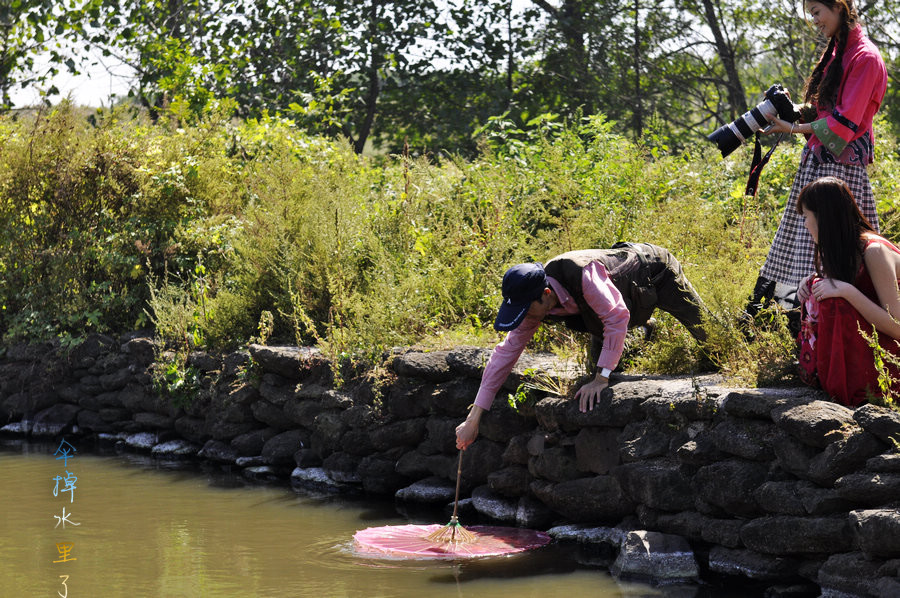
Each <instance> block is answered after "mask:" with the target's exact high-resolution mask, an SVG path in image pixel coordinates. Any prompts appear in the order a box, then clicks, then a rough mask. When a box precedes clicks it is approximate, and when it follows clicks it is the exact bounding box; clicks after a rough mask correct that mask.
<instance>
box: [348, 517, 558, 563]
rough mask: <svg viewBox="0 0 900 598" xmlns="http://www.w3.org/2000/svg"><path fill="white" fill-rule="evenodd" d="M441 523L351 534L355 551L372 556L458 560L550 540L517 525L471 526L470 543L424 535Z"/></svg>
mask: <svg viewBox="0 0 900 598" xmlns="http://www.w3.org/2000/svg"><path fill="white" fill-rule="evenodd" d="M442 527H443V526H441V525H436V524H432V525H386V526H382V527H370V528H367V529H364V530H360V531H358V532H356V534H354V535H353V540H354V544H355V546H356V550H357V552H358V553H360V554H362V555H364V556H372V557H406V558H419V559H442V558H444V559H460V558H477V557H485V556H502V555H507V554H515V553H517V552H524V551H526V550H531V549H533V548H539V547H541V546H544V545H545V544H548V543H549V542H550V536H549V535H547V534H546V533H544V532H539V531H535V530H530V529H522V528H517V527H499V526H488V525H482V526H473V527H469V528H467V529H468V531H470V532H472V533H473V534H475V536H476V538H475V540H474V541H473V542H467V543H460V542H434V541H430V540H428V539H427V538H426V536H428V535H430V534H433V533H435V532H436V531H437V530H439V529H441V528H442Z"/></svg>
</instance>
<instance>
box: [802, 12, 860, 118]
mask: <svg viewBox="0 0 900 598" xmlns="http://www.w3.org/2000/svg"><path fill="white" fill-rule="evenodd" d="M813 1H815V2H818V3H819V4H821V5H823V6H824V7H826V8H828V9H832V10H833V9H834V8H835V7H837V8H838V9H840V11H841V26H840V28H839V29H838V31H837V32H836V33H835V34H834V35H832V36H831V39H830V40H828V47H826V48H825V51H824V52H823V53H822V56H821V57H820V58H819V62H818V64H816V68H814V69H813V72H812V74H811V75H810V76H809V79H807V80H806V95H805V98H804V101H805V102H806V103H807V104H811V105H813V106H822V107H832V106H834V105H835V104H836V103H837V93H838V88H839V87H840V85H841V77H842V76H843V75H844V65H843V58H844V50H845V49H846V48H847V38H848V37H849V35H850V30H851V29H853V27H854V26H855V25H856V23H857V21H859V13H858V12H857V10H856V6H854V5H853V0H813ZM835 48H837V52H836V54H835V56H834V60H833V61H832V62H831V66H829V67H828V69H827V70H826V68H825V67H826V66H827V65H828V60H829V58H830V57H831V54H832V52H834V51H835Z"/></svg>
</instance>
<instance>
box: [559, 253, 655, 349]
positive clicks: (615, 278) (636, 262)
mask: <svg viewBox="0 0 900 598" xmlns="http://www.w3.org/2000/svg"><path fill="white" fill-rule="evenodd" d="M593 261H599V262H600V263H602V264H603V265H604V266H605V267H606V272H607V273H608V274H609V277H610V280H612V283H613V284H614V285H615V286H616V288H617V289H619V292H620V293H621V294H622V298H623V299H624V300H625V307H627V308H628V311H629V312H631V311H632V305H631V292H630V288H629V287H630V284H631V280H632V278H633V275H634V273H635V272H636V271H637V270H638V268H640V267H641V259H640V257H639V252H637V251H634V250H633V249H631V248H629V247H619V248H614V249H583V250H579V251H569V252H568V253H564V254H562V255H558V256H556V257H555V258H553V259H552V260H550V261H549V262H547V264H546V265H545V266H544V272H546V273H547V276H552V277H553V278H555V279H556V280H557V281H559V283H560V284H561V285H562V286H563V288H565V289H566V290H567V291H568V292H569V293H570V294H571V295H572V299H574V300H575V303H576V304H577V305H578V310H579V311H580V312H581V313H578V314H575V315H572V316H547V317H546V318H545V319H546V320H549V321H561V322H563V324H565V326H566V327H567V328H570V329H572V330H578V331H581V332H590V333H591V334H593V335H595V336H600V337H602V336H603V322H602V321H601V320H600V318H599V317H598V316H597V314H596V313H595V312H594V310H593V309H591V307H590V306H589V305H588V304H587V302H586V301H585V300H584V293H583V292H582V289H581V272H582V270H583V269H584V267H585V266H587V265H588V264H589V263H591V262H593ZM629 325H631V322H629Z"/></svg>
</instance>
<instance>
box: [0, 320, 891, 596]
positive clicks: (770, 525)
mask: <svg viewBox="0 0 900 598" xmlns="http://www.w3.org/2000/svg"><path fill="white" fill-rule="evenodd" d="M154 353H155V347H154V344H153V341H152V340H151V339H149V338H145V337H142V336H140V335H134V334H133V335H127V336H124V337H122V338H120V339H113V338H110V337H105V336H100V335H95V336H92V337H90V338H88V339H87V340H86V341H85V342H84V343H83V344H82V345H81V346H79V347H77V348H75V349H74V350H72V351H71V352H69V353H68V354H64V353H62V352H60V351H58V350H57V349H55V348H54V347H53V346H50V345H30V346H13V347H8V348H6V350H5V352H4V354H3V359H2V360H0V424H6V425H5V426H4V427H3V428H2V432H3V433H4V434H7V435H13V436H19V437H23V436H24V437H31V438H36V439H38V438H49V437H58V436H60V435H62V434H65V435H67V436H68V435H72V436H75V435H82V436H85V437H87V436H90V437H95V438H97V439H98V440H100V441H106V442H116V443H118V445H119V446H120V447H122V448H123V449H126V450H137V451H148V452H151V453H152V454H153V455H156V456H158V457H160V458H166V459H173V458H193V459H203V460H206V461H210V462H218V463H222V464H223V466H226V467H232V468H240V469H241V471H242V472H243V474H244V475H246V476H247V477H248V478H251V479H256V480H282V481H288V480H289V481H290V483H292V484H293V485H295V486H298V487H305V488H314V489H317V490H320V491H329V492H331V491H334V492H342V491H356V492H360V491H361V492H366V493H371V494H378V495H394V496H395V497H396V499H397V500H398V501H406V502H411V503H434V504H438V505H445V504H447V503H448V502H450V501H452V499H453V492H454V482H455V479H456V468H457V458H458V452H457V451H456V449H455V433H454V428H455V426H456V425H457V424H458V423H459V422H460V421H461V420H462V419H463V417H464V416H465V414H466V411H467V409H468V406H469V405H470V403H471V402H472V400H473V398H474V396H475V392H476V390H477V388H478V383H479V379H480V376H481V371H482V367H483V364H484V363H485V361H486V359H487V357H488V355H489V352H488V351H485V350H481V349H475V348H459V349H456V350H452V351H435V352H412V351H410V352H400V351H397V352H395V354H393V355H391V356H390V357H389V358H388V359H386V361H385V363H384V364H383V367H380V368H377V369H376V370H374V371H373V372H370V373H369V374H368V375H367V376H365V377H361V378H359V379H356V380H354V381H353V382H349V383H347V384H345V385H344V386H343V387H342V388H334V387H333V384H332V373H331V368H330V365H329V363H328V362H327V360H326V359H324V358H323V357H322V356H321V355H320V354H319V353H318V352H317V351H316V350H314V349H308V348H296V347H264V346H258V345H253V346H251V347H250V348H249V351H246V352H237V353H233V354H229V355H224V356H213V355H207V354H201V353H197V354H194V355H192V356H191V358H190V363H191V365H193V366H194V367H195V368H196V369H197V370H199V371H200V372H201V378H200V381H201V384H200V386H201V388H200V389H199V390H198V391H197V393H196V396H195V397H194V398H193V399H192V400H191V401H189V403H188V404H185V405H182V406H175V405H173V404H172V402H171V401H169V400H166V399H163V398H161V397H160V396H159V395H158V393H157V392H155V391H154V386H153V384H152V377H151V368H152V367H153V360H154ZM562 365H564V364H560V363H557V362H556V361H554V360H553V359H551V358H547V357H543V358H542V357H540V356H530V357H527V356H526V358H523V360H522V361H521V362H520V364H519V366H518V368H517V370H516V371H515V372H514V373H513V374H512V375H511V376H510V378H509V380H507V385H506V386H507V388H509V389H510V390H514V389H515V388H516V387H517V386H518V385H519V384H520V383H521V382H522V381H523V378H522V376H523V373H524V370H525V369H526V368H537V369H539V370H541V371H544V372H547V373H549V374H550V375H553V376H557V377H561V378H570V377H572V376H573V374H572V373H571V372H567V371H565V368H564V367H562ZM718 382H719V381H718V380H717V379H716V378H700V379H659V378H637V377H626V376H618V377H616V376H615V375H614V378H613V383H614V384H613V386H612V388H611V392H608V393H606V394H605V395H604V397H603V398H602V399H601V401H600V404H599V405H598V406H597V408H595V409H594V410H593V411H590V412H587V413H581V412H579V410H578V407H577V404H576V403H575V402H574V401H571V400H563V399H560V398H554V397H552V396H543V395H540V394H537V395H536V396H533V398H534V402H533V404H532V405H531V406H530V407H527V408H524V409H522V410H520V411H521V412H515V411H513V410H512V409H511V408H510V407H509V406H508V405H507V404H506V401H505V400H504V397H502V396H501V397H499V398H498V400H497V401H495V405H494V408H493V409H492V410H491V411H490V412H489V413H487V414H486V415H485V417H484V418H483V420H482V424H481V436H480V437H479V439H478V440H477V441H476V443H475V444H474V445H473V446H472V447H470V449H469V450H467V451H466V452H465V453H464V459H463V480H462V488H463V493H464V494H463V496H465V497H466V499H465V501H464V504H463V507H464V508H467V509H474V510H475V511H477V512H478V513H480V515H481V516H482V517H485V518H490V519H494V520H498V521H501V522H504V523H506V524H516V525H522V526H528V527H536V528H541V529H547V528H551V533H552V534H553V535H554V536H556V537H557V538H558V539H559V540H560V541H572V542H582V543H586V544H589V545H590V546H592V547H594V549H597V550H599V552H598V554H600V553H604V551H605V554H607V555H609V560H608V563H607V564H609V566H610V568H611V570H612V571H613V573H614V574H616V575H621V576H636V577H651V578H656V579H668V580H670V581H671V580H673V579H674V580H681V579H694V578H697V577H701V578H710V577H725V578H729V577H731V578H734V579H735V580H737V581H738V583H747V582H748V581H752V582H753V583H760V584H763V586H766V585H769V586H771V587H770V588H769V589H768V590H767V594H766V595H769V596H788V595H792V596H793V595H811V596H817V595H820V594H821V595H823V596H842V595H850V596H878V597H887V596H892V597H897V596H900V578H898V573H900V450H898V446H897V442H898V441H900V413H896V412H891V411H888V410H886V409H883V408H878V407H874V406H864V407H862V408H859V409H857V410H855V411H852V410H849V409H846V408H844V407H841V406H839V405H836V404H834V403H831V402H827V401H826V400H824V397H823V396H821V395H820V394H818V393H815V392H813V391H810V390H805V389H759V390H742V389H730V388H726V387H723V386H721V385H720V384H719V383H718ZM503 394H505V393H504V392H502V391H501V395H503ZM7 422H8V423H7ZM464 521H465V519H464ZM804 592H805V593H804Z"/></svg>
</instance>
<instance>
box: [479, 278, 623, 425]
mask: <svg viewBox="0 0 900 598" xmlns="http://www.w3.org/2000/svg"><path fill="white" fill-rule="evenodd" d="M547 281H548V282H549V284H550V288H551V289H553V292H554V293H556V297H557V298H558V299H559V305H557V306H556V307H554V308H553V309H552V310H550V315H552V316H570V315H575V314H578V313H580V311H581V310H579V308H578V304H577V303H576V302H575V299H574V298H573V297H572V295H571V294H570V293H569V292H568V291H567V290H566V289H565V288H563V286H562V285H561V284H560V283H559V281H558V280H556V279H555V278H553V277H552V276H548V277H547ZM581 292H582V294H583V295H584V300H585V302H586V303H587V304H588V305H589V306H590V308H591V309H592V310H594V312H595V313H596V314H597V316H598V317H599V318H600V321H601V322H603V349H602V350H601V351H600V357H599V359H597V367H598V368H609V369H611V370H612V369H615V367H616V365H618V363H619V359H621V357H622V350H623V349H624V347H625V333H626V332H627V331H628V318H629V317H630V315H631V314H630V313H629V311H628V308H627V307H625V301H624V300H623V299H622V294H621V293H620V292H619V289H617V288H616V287H615V285H614V284H613V283H612V281H611V280H610V278H609V275H608V274H607V272H606V267H604V266H603V264H602V263H600V262H597V261H595V262H591V263H590V264H588V265H587V266H585V267H584V269H583V270H582V272H581ZM540 325H541V321H540V320H538V319H536V318H531V317H528V316H526V317H525V319H524V320H522V323H521V324H519V326H518V327H517V328H515V329H513V330H510V331H509V333H508V334H507V335H506V338H504V339H503V340H502V341H501V342H500V344H498V345H497V347H496V348H495V349H494V351H493V353H492V354H491V358H490V359H489V360H488V362H487V365H486V366H485V368H484V374H483V375H482V377H481V386H480V387H479V388H478V395H477V396H476V397H475V405H477V406H478V407H481V408H483V409H490V408H491V404H492V403H493V402H494V397H495V396H496V395H497V391H499V390H500V387H501V386H503V383H504V382H505V381H506V378H507V376H509V373H510V372H511V371H512V368H513V366H514V365H515V364H516V362H517V361H518V360H519V357H521V355H522V351H524V350H525V345H527V344H528V341H530V340H531V338H532V337H533V336H534V333H535V332H537V329H538V327H539V326H540Z"/></svg>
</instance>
